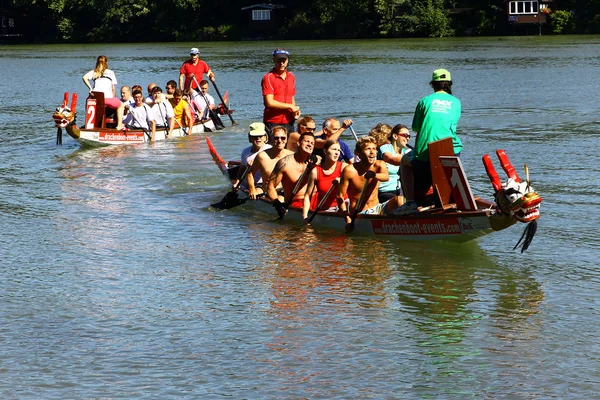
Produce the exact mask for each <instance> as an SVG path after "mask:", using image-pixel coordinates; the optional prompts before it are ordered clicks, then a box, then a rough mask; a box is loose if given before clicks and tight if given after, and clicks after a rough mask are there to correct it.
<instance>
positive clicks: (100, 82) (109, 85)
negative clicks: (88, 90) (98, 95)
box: [85, 69, 118, 99]
mask: <svg viewBox="0 0 600 400" xmlns="http://www.w3.org/2000/svg"><path fill="white" fill-rule="evenodd" d="M85 78H86V79H87V80H89V81H90V82H91V84H92V90H93V91H95V92H102V93H104V98H105V99H110V98H113V97H114V96H113V86H115V85H116V84H117V83H118V82H117V77H116V76H115V73H114V72H112V70H110V69H105V70H104V72H103V73H102V76H100V77H98V78H96V79H94V70H91V71H90V72H88V73H87V74H85Z"/></svg>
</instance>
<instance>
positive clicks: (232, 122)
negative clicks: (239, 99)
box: [194, 77, 237, 125]
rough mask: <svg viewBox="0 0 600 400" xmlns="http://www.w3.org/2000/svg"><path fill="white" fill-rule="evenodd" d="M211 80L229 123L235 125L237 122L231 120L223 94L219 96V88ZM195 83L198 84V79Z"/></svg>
mask: <svg viewBox="0 0 600 400" xmlns="http://www.w3.org/2000/svg"><path fill="white" fill-rule="evenodd" d="M194 79H196V77H194ZM211 82H212V84H213V86H214V87H215V92H217V94H218V95H219V99H221V103H223V107H224V108H225V113H226V114H227V115H228V116H229V119H230V120H231V125H237V122H235V121H234V120H233V117H232V116H231V114H230V113H229V107H228V106H227V104H225V100H223V96H221V92H219V88H218V87H217V84H216V82H215V81H212V80H211ZM197 84H198V81H196V85H197ZM198 87H199V86H198Z"/></svg>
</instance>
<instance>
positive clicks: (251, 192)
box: [248, 125, 294, 200]
mask: <svg viewBox="0 0 600 400" xmlns="http://www.w3.org/2000/svg"><path fill="white" fill-rule="evenodd" d="M271 132H272V134H273V141H274V143H273V147H272V148H270V149H269V150H265V151H261V152H260V153H258V154H257V155H256V157H255V158H254V162H253V163H252V168H251V169H250V172H249V173H248V197H250V198H251V199H252V200H256V196H257V195H259V194H261V193H263V192H264V190H263V189H262V188H260V187H256V186H255V185H254V177H255V175H257V173H260V176H261V177H262V181H263V187H266V183H268V182H269V178H270V176H271V173H272V172H273V168H274V167H275V164H277V162H278V161H279V160H281V159H282V158H283V157H285V156H288V155H290V154H294V152H293V151H291V150H287V149H286V148H285V144H286V141H287V132H286V129H285V127H283V126H281V125H278V126H275V127H273V129H271Z"/></svg>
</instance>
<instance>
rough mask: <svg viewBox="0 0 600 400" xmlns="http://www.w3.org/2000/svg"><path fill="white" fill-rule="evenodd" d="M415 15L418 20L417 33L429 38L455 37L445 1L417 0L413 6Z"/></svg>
mask: <svg viewBox="0 0 600 400" xmlns="http://www.w3.org/2000/svg"><path fill="white" fill-rule="evenodd" d="M413 13H414V14H413V15H414V16H415V17H417V20H418V25H417V26H416V27H415V32H417V33H419V34H421V35H424V36H429V37H447V36H454V30H453V29H452V28H451V27H450V20H449V19H448V16H447V15H446V12H445V11H444V2H443V0H427V1H418V0H417V1H415V3H414V4H413Z"/></svg>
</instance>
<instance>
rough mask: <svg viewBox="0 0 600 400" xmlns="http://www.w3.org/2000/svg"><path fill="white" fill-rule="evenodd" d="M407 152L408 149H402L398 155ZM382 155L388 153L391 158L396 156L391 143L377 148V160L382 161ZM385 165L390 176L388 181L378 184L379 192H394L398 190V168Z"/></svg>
mask: <svg viewBox="0 0 600 400" xmlns="http://www.w3.org/2000/svg"><path fill="white" fill-rule="evenodd" d="M407 151H408V149H404V148H403V149H402V152H401V153H400V154H402V155H404V154H405V153H406V152H407ZM383 153H390V154H392V155H393V156H395V155H397V153H396V151H395V150H394V146H392V144H391V143H386V144H384V145H382V146H381V147H379V150H377V159H378V160H383ZM385 165H386V167H387V169H388V172H389V174H390V180H389V181H387V182H380V183H379V192H380V193H383V192H395V191H396V190H397V189H398V188H399V184H400V166H398V165H393V164H388V163H385Z"/></svg>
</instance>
